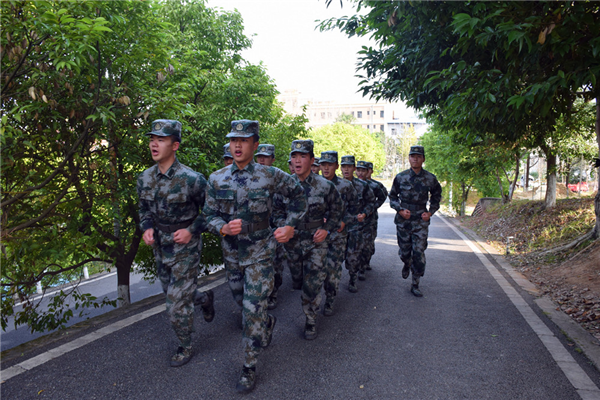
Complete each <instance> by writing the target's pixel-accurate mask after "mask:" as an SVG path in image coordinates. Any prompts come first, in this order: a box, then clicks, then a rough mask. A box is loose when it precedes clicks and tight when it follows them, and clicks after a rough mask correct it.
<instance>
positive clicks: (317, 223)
mask: <svg viewBox="0 0 600 400" xmlns="http://www.w3.org/2000/svg"><path fill="white" fill-rule="evenodd" d="M322 225H323V220H315V221H310V222H306V223H304V222H301V223H299V224H298V226H297V228H298V230H300V231H309V230H311V229H314V228H319V227H320V226H322Z"/></svg>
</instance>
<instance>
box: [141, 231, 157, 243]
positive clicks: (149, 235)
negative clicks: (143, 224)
mask: <svg viewBox="0 0 600 400" xmlns="http://www.w3.org/2000/svg"><path fill="white" fill-rule="evenodd" d="M142 239H144V243H146V244H147V245H148V246H152V245H153V244H154V229H152V228H150V229H146V231H145V232H144V235H143V236H142Z"/></svg>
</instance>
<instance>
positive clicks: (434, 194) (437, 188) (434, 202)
mask: <svg viewBox="0 0 600 400" xmlns="http://www.w3.org/2000/svg"><path fill="white" fill-rule="evenodd" d="M432 177H433V180H434V183H433V185H432V186H431V189H430V193H431V197H430V198H429V212H430V213H431V214H432V215H433V214H435V212H436V211H437V210H439V209H440V201H442V185H440V183H439V182H438V180H437V178H436V176H435V175H433V174H432Z"/></svg>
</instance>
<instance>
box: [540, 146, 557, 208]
mask: <svg viewBox="0 0 600 400" xmlns="http://www.w3.org/2000/svg"><path fill="white" fill-rule="evenodd" d="M540 148H541V149H542V151H543V152H544V155H545V156H546V165H547V168H546V198H545V201H544V202H545V207H546V208H554V207H555V206H556V154H554V152H553V149H552V148H551V147H550V146H546V145H544V146H540ZM540 189H541V185H540Z"/></svg>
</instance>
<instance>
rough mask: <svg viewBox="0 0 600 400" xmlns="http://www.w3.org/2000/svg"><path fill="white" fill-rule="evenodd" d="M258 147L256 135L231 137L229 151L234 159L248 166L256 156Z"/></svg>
mask: <svg viewBox="0 0 600 400" xmlns="http://www.w3.org/2000/svg"><path fill="white" fill-rule="evenodd" d="M257 148H258V141H255V140H254V137H249V138H241V137H235V138H231V139H229V151H230V152H231V155H232V156H233V160H234V161H235V162H236V163H237V164H238V165H242V167H244V166H246V164H248V163H249V162H250V161H252V159H253V158H254V152H255V151H256V149H257Z"/></svg>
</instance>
